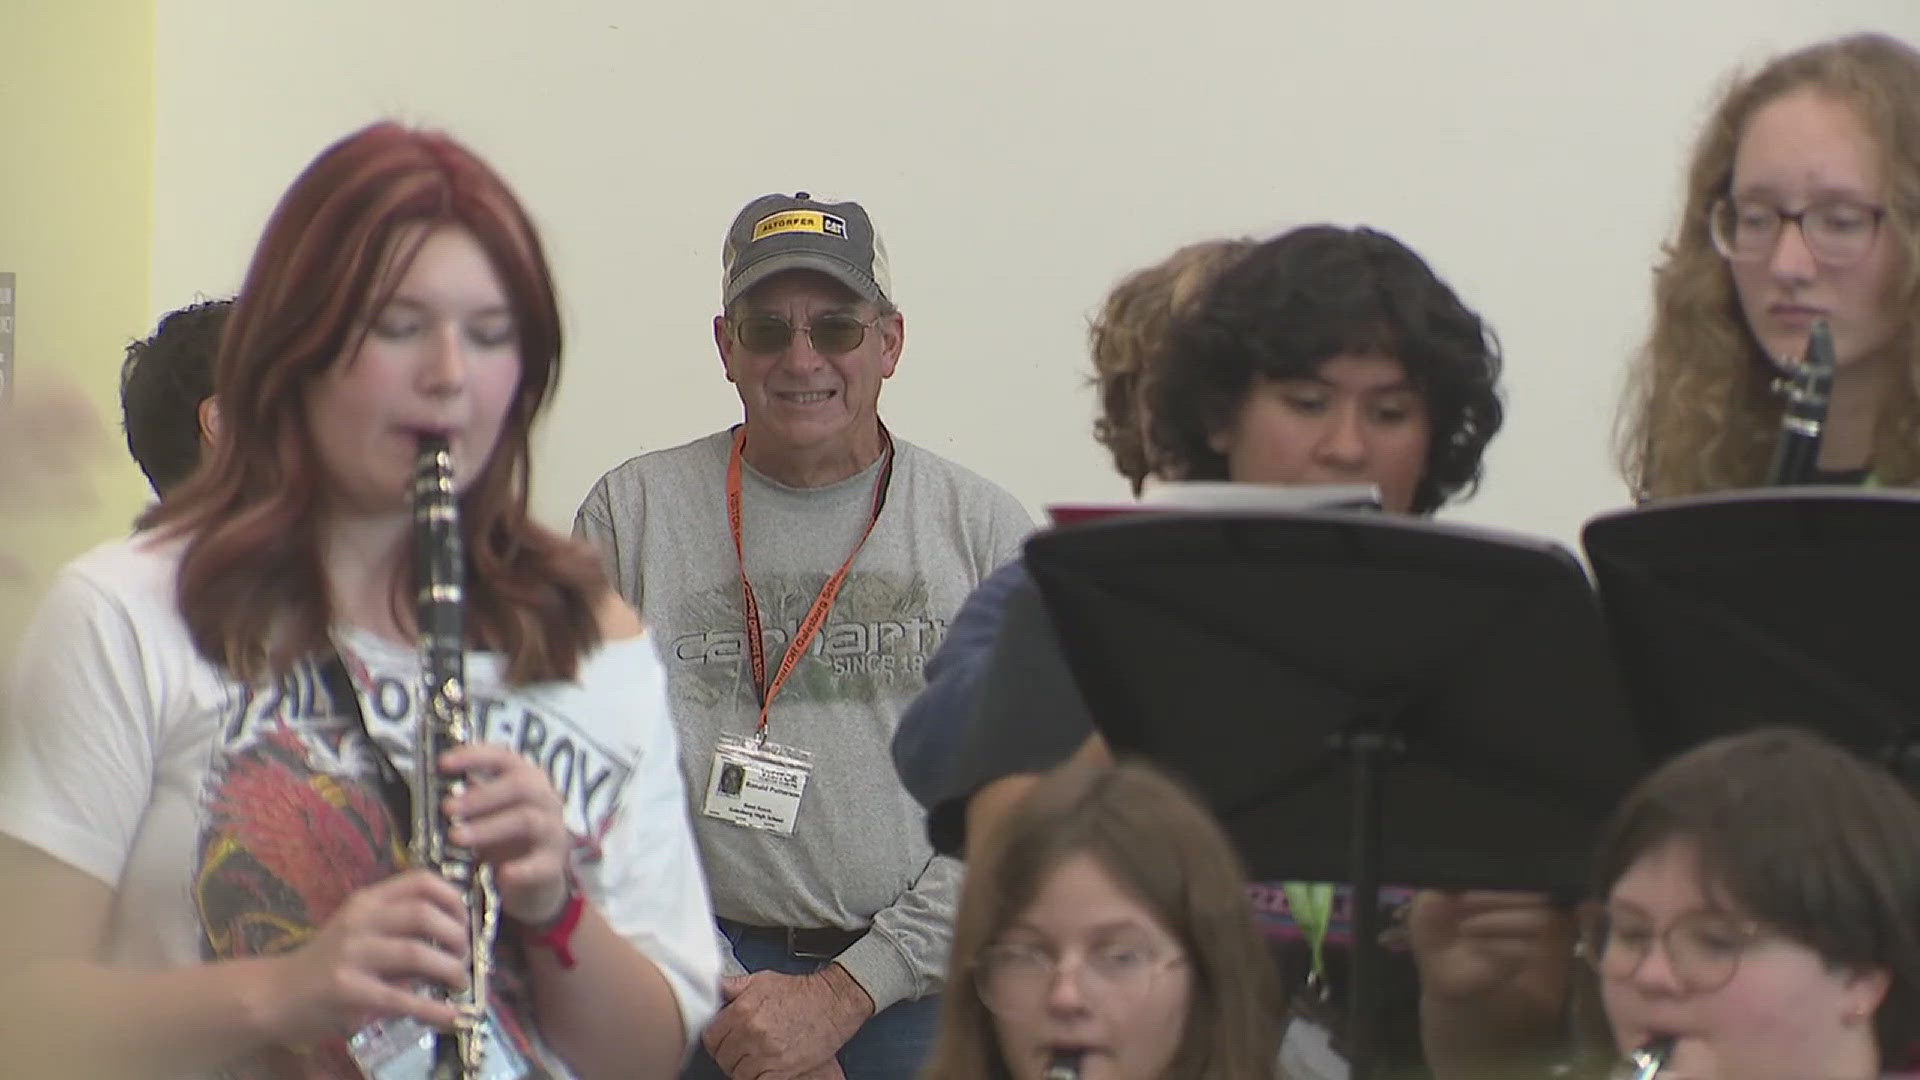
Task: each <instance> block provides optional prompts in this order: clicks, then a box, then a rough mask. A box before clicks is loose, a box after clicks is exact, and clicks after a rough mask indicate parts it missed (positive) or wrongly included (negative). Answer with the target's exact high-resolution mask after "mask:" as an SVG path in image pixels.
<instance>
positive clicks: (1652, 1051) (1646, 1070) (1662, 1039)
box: [1626, 1035, 1674, 1080]
mask: <svg viewBox="0 0 1920 1080" xmlns="http://www.w3.org/2000/svg"><path fill="white" fill-rule="evenodd" d="M1673 1044H1674V1037H1673V1036H1671V1035H1656V1036H1654V1037H1653V1038H1651V1039H1648V1040H1647V1041H1646V1042H1644V1043H1642V1044H1640V1048H1639V1049H1638V1050H1635V1051H1634V1052H1633V1053H1631V1054H1629V1055H1627V1065H1628V1072H1627V1074H1626V1075H1627V1076H1628V1078H1629V1080H1655V1078H1656V1077H1658V1076H1659V1075H1660V1070H1661V1069H1664V1068H1666V1067H1667V1062H1669V1061H1671V1060H1673Z"/></svg>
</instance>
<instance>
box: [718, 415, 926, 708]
mask: <svg viewBox="0 0 1920 1080" xmlns="http://www.w3.org/2000/svg"><path fill="white" fill-rule="evenodd" d="M880 438H881V441H882V442H883V443H884V444H885V449H884V450H883V451H882V453H884V454H885V455H886V463H885V464H883V465H881V467H880V481H879V483H877V484H875V485H874V488H873V513H872V514H870V515H869V516H868V517H867V527H866V529H864V530H863V531H862V532H861V533H860V539H859V540H857V541H855V542H854V545H853V552H852V553H851V554H849V555H848V556H847V561H846V562H843V563H841V564H840V569H838V570H836V571H834V574H833V576H832V577H830V578H828V579H827V583H826V584H825V585H822V586H821V587H820V595H819V596H816V597H814V599H813V606H812V607H810V608H808V609H807V617H806V618H804V619H802V620H800V625H799V627H797V628H796V629H795V630H794V632H793V640H792V641H790V642H788V643H787V654H786V655H785V656H783V657H781V658H780V670H779V671H777V672H775V673H774V676H773V682H772V683H771V684H769V683H768V682H767V648H766V645H765V644H764V643H763V642H762V640H761V634H760V602H759V601H758V600H755V599H754V598H753V585H752V584H751V583H749V582H748V581H747V550H746V544H745V542H744V540H743V539H742V535H743V534H742V530H741V526H740V521H741V514H740V455H741V451H743V450H745V449H746V445H747V429H746V426H745V425H744V424H743V425H741V427H740V430H739V431H737V432H735V433H734V436H733V452H732V453H730V454H728V455H727V524H728V525H729V526H730V527H731V528H732V529H733V554H734V556H735V558H737V559H738V560H739V563H740V599H741V603H742V606H743V607H744V608H745V609H746V619H747V654H748V656H749V657H750V658H751V660H752V663H753V692H754V694H755V695H756V696H757V697H759V699H760V726H759V728H758V729H757V730H756V732H755V734H756V736H757V737H758V738H759V739H761V740H762V741H764V740H765V739H766V737H767V713H768V711H769V710H771V709H772V708H773V699H774V698H775V697H776V696H778V695H779V693H780V690H781V688H782V687H784V686H786V685H787V676H789V675H791V674H793V669H794V667H795V666H797V665H798V664H799V663H800V658H801V657H802V656H804V655H806V652H807V646H809V645H811V644H813V639H814V636H815V635H817V634H819V633H820V628H821V627H822V626H825V625H826V622H827V612H828V611H830V610H832V609H833V601H834V599H835V598H836V597H838V596H839V595H840V587H841V586H842V585H845V584H846V583H847V572H848V571H849V570H852V569H853V560H855V559H857V558H859V557H860V549H861V548H863V547H866V546H867V537H869V536H872V535H873V527H874V526H875V525H877V524H879V522H880V508H881V507H883V506H885V505H886V504H887V483H888V481H890V480H892V479H893V436H892V435H890V434H888V433H887V429H886V426H885V425H884V424H883V425H881V427H880Z"/></svg>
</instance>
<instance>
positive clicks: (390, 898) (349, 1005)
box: [263, 870, 467, 1044]
mask: <svg viewBox="0 0 1920 1080" xmlns="http://www.w3.org/2000/svg"><path fill="white" fill-rule="evenodd" d="M462 910H463V909H462V907H461V905H460V901H459V894H458V893H457V892H455V891H454V889H453V888H452V887H451V886H449V885H448V884H447V883H446V882H444V881H442V880H440V879H439V878H438V877H436V876H434V875H433V874H431V873H429V872H427V871H424V870H410V871H407V872H405V873H401V874H396V875H394V876H392V877H390V878H387V879H386V880H384V881H381V882H379V883H377V884H374V885H370V886H367V887H366V888H363V889H359V890H357V891H355V892H354V893H353V894H352V895H350V896H349V897H347V899H346V900H345V901H344V902H343V903H342V904H341V905H340V907H339V909H338V910H336V911H335V912H334V913H333V915H332V916H331V917H329V918H328V919H327V921H326V922H325V923H324V924H323V925H322V926H321V927H320V929H319V930H318V931H317V932H316V933H315V934H314V935H313V937H311V938H309V939H308V940H307V942H306V943H305V944H303V945H301V946H300V947H299V948H298V949H295V950H293V951H292V952H290V953H287V954H285V955H283V956H281V957H278V958H276V959H275V960H274V961H273V963H272V966H271V967H269V968H266V969H263V970H264V971H265V972H267V973H268V985H267V987H266V990H267V996H266V999H265V1011H266V1015H267V1017H268V1025H269V1028H270V1029H271V1030H272V1031H274V1032H275V1035H276V1038H275V1041H277V1042H285V1043H295V1044H297V1043H304V1042H309V1041H312V1040H313V1039H316V1038H323V1037H325V1036H327V1035H329V1034H335V1033H337V1032H339V1031H340V1030H341V1029H343V1028H346V1029H351V1028H353V1027H356V1026H358V1025H359V1023H361V1022H362V1021H364V1020H365V1018H366V1017H368V1016H408V1017H413V1018H415V1019H417V1020H419V1021H421V1022H422V1023H426V1024H431V1025H434V1026H437V1027H450V1026H452V1025H453V1024H455V1023H456V1022H457V1021H458V1014H457V1013H456V1012H455V1011H454V1009H453V1008H452V1007H451V1006H449V1005H447V1004H446V1003H444V1002H441V1001H438V1000H435V998H434V996H433V995H432V994H430V993H428V992H425V991H424V990H423V987H425V986H435V987H439V986H447V987H454V988H458V987H461V986H464V985H465V984H466V979H467V975H466V967H465V963H464V957H465V953H466V929H465V926H464V923H463V922H462V921H461V920H460V919H459V918H457V915H458V914H459V913H460V912H461V911H462Z"/></svg>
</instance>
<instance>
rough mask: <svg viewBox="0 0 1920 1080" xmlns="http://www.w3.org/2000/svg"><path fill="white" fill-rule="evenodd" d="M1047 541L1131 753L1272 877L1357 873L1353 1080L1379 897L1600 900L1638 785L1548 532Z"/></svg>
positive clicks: (1203, 532)
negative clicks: (1485, 889)
mask: <svg viewBox="0 0 1920 1080" xmlns="http://www.w3.org/2000/svg"><path fill="white" fill-rule="evenodd" d="M1026 551H1027V563H1028V566H1029V568H1030V569H1031V571H1032V573H1033V576H1034V579H1035V580H1036V581H1037V582H1038V584H1039V586H1040V590H1041V593H1042V594H1043V595H1044V597H1045V598H1046V601H1047V604H1048V606H1049V609H1050V611H1051V613H1052V616H1053V619H1054V622H1055V625H1056V627H1057V629H1058V631H1059V634H1060V638H1061V643H1062V646H1063V649H1064V651H1065V654H1066V656H1067V660H1068V665H1069V666H1070V667H1071V668H1072V670H1073V673H1074V676H1075V679H1076V681H1077V682H1078V683H1079V685H1080V688H1081V691H1082V693H1083V694H1084V695H1085V697H1086V700H1087V704H1088V706H1089V707H1090V709H1091V711H1092V714H1093V716H1094V717H1095V723H1096V724H1097V725H1098V727H1099V728H1100V730H1101V732H1102V733H1103V734H1104V736H1105V737H1106V739H1107V740H1108V742H1109V743H1110V744H1112V746H1113V747H1114V749H1115V750H1116V751H1118V752H1122V753H1135V754H1140V755H1142V756H1145V757H1147V758H1149V759H1152V760H1154V761H1155V762H1157V763H1159V764H1161V765H1163V766H1165V767H1167V768H1169V769H1170V770H1171V771H1173V772H1175V773H1177V774H1180V775H1182V776H1183V777H1184V778H1185V779H1187V780H1188V781H1189V782H1190V783H1191V784H1192V785H1193V786H1194V787H1195V788H1196V789H1197V790H1198V791H1199V792H1200V794H1201V795H1202V796H1203V797H1204V798H1205V799H1206V800H1207V801H1208V802H1209V803H1210V804H1211V808H1212V810H1213V811H1214V812H1215V814H1216V816H1217V817H1218V818H1219V820H1220V822H1221V824H1222V826H1224V828H1225V830H1226V832H1227V834H1228V836H1229V837H1230V838H1231V839H1232V840H1233V842H1234V844H1235V846H1236V847H1237V848H1238V850H1239V852H1240V854H1241V856H1242V858H1243V859H1244V860H1245V862H1246V864H1247V869H1248V871H1249V872H1250V873H1252V874H1253V875H1254V876H1256V877H1257V878H1259V879H1262V880H1274V879H1285V880H1309V881H1345V882H1350V883H1351V884H1352V886H1353V891H1354V895H1355V897H1356V903H1355V910H1354V916H1355V917H1354V950H1353V954H1352V957H1351V959H1352V965H1353V978H1352V984H1351V988H1350V989H1351V996H1350V1002H1351V1004H1350V1011H1351V1017H1350V1021H1349V1022H1350V1025H1351V1031H1352V1038H1351V1047H1350V1053H1349V1062H1350V1064H1351V1066H1352V1070H1353V1076H1354V1077H1355V1078H1356V1080H1366V1078H1367V1077H1368V1076H1369V1075H1370V1073H1371V1070H1372V1068H1373V1066H1374V1053H1375V1051H1374V1042H1373V1034H1372V1030H1371V1029H1372V1027H1373V1023H1374V1018H1373V982H1374V978H1375V976H1374V964H1375V963H1376V960H1377V956H1376V954H1377V952H1378V935H1379V927H1378V926H1377V925H1376V924H1377V905H1376V904H1375V903H1374V902H1373V899H1372V898H1373V897H1375V896H1376V895H1377V894H1378V891H1379V885H1380V883H1381V882H1382V881H1390V882H1393V883H1395V884H1400V885H1408V886H1432V887H1440V888H1468V887H1477V886H1497V887H1502V888H1516V887H1522V888H1524V887H1534V888H1540V889H1545V890H1551V891H1560V892H1566V891H1579V890H1582V889H1583V888H1584V885H1585V882H1586V869H1587V860H1588V855H1589V852H1590V849H1591V841H1592V835H1593V832H1594V831H1595V829H1596V828H1597V827H1598V825H1599V823H1600V822H1601V821H1602V820H1603V818H1604V816H1605V815H1606V814H1607V813H1608V812H1609V811H1610V810H1611V809H1612V807H1613V805H1614V803H1615V802H1616V801H1617V800H1618V798H1619V797H1620V795H1621V794H1622V793H1623V792H1624V791H1625V789H1626V787H1627V786H1628V785H1629V784H1630V783H1631V782H1632V781H1633V780H1634V779H1636V778H1637V776H1638V772H1639V769H1640V765H1641V762H1642V755H1641V753H1640V751H1639V749H1638V747H1637V746H1636V745H1635V744H1634V742H1633V741H1632V733H1631V729H1630V728H1629V726H1628V725H1627V724H1626V723H1625V720H1624V715H1625V713H1624V705H1623V704H1622V702H1621V699H1620V695H1619V690H1618V687H1617V685H1616V684H1615V679H1614V674H1613V671H1612V667H1611V661H1610V659H1609V657H1608V654H1607V644H1606V639H1605V633H1604V631H1603V629H1602V627H1601V624H1600V619H1599V613H1598V610H1597V608H1596V606H1595V604H1594V601H1593V595H1592V592H1591V589H1590V588H1589V586H1588V583H1587V579H1586V577H1585V575H1584V574H1583V573H1582V572H1581V570H1580V567H1579V565H1578V564H1577V563H1576V562H1575V561H1574V560H1573V558H1572V557H1571V556H1569V555H1568V554H1567V553H1566V552H1565V551H1564V550H1562V549H1561V548H1559V547H1557V546H1555V545H1553V544H1550V543H1547V542H1545V541H1537V540H1525V539H1518V538H1514V537H1510V536H1506V535H1503V534H1496V533H1492V532H1488V531H1484V530H1477V529H1468V528H1462V527H1448V526H1442V525H1437V524H1433V523H1430V522H1423V521H1417V520H1408V519H1395V518H1387V517H1381V516H1379V515H1375V514H1361V513H1342V512H1339V511H1310V512H1301V513H1297V514H1287V515H1280V516H1267V517H1222V516H1213V517H1207V518H1197V517H1173V516H1156V517H1152V518H1135V519H1128V520H1119V521H1110V522H1102V523H1098V524H1093V525H1087V526H1082V527H1077V528H1071V529H1061V530H1055V531H1053V532H1049V533H1043V534H1040V535H1038V536H1035V537H1034V538H1032V539H1031V540H1029V541H1028V543H1027V549H1026Z"/></svg>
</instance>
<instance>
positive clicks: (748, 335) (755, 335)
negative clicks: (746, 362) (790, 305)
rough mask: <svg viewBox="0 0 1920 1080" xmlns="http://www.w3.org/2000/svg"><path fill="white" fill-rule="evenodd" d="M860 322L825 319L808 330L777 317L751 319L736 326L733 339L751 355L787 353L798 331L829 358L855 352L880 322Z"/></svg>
mask: <svg viewBox="0 0 1920 1080" xmlns="http://www.w3.org/2000/svg"><path fill="white" fill-rule="evenodd" d="M879 321H880V319H879V317H877V316H876V317H875V318H874V319H873V320H872V321H871V322H861V321H860V320H859V319H856V318H854V317H853V316H852V315H822V316H820V317H819V318H817V319H815V320H813V322H811V323H808V324H807V325H806V326H795V325H793V324H792V323H790V322H788V321H787V320H785V319H783V318H781V317H780V316H778V315H749V316H747V317H746V318H744V319H739V320H736V321H735V322H734V324H733V338H734V340H735V341H738V342H739V343H740V347H741V348H743V349H745V350H747V351H748V352H756V353H778V352H785V351H786V349H787V346H788V345H789V344H791V343H792V342H793V335H794V332H795V331H798V330H805V331H806V332H807V340H808V341H810V342H812V343H813V350H814V351H815V352H817V353H821V354H822V355H826V356H838V355H839V354H841V353H846V352H852V351H853V350H855V349H857V348H859V347H860V343H861V342H863V341H865V340H867V328H868V327H870V326H872V325H874V323H877V322H879Z"/></svg>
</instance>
